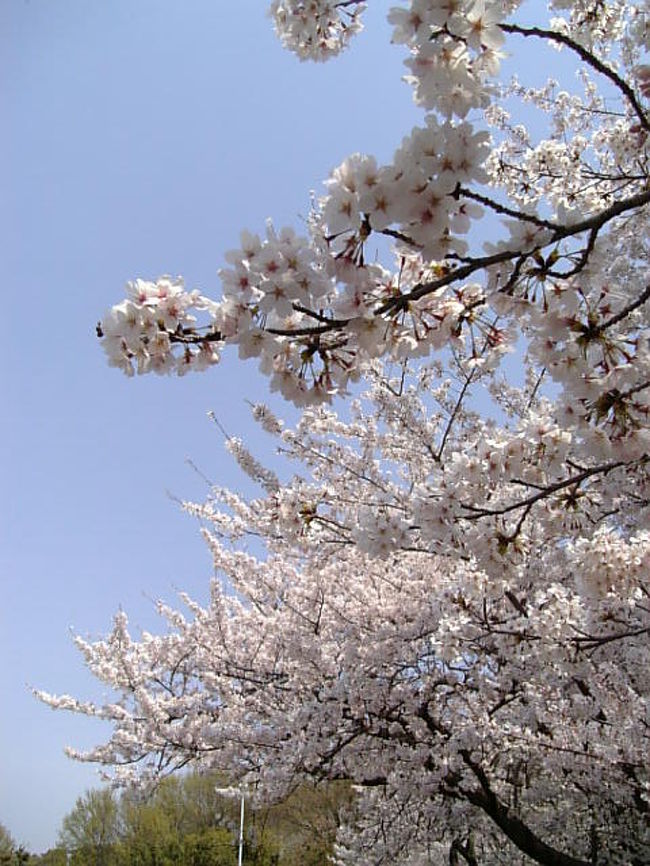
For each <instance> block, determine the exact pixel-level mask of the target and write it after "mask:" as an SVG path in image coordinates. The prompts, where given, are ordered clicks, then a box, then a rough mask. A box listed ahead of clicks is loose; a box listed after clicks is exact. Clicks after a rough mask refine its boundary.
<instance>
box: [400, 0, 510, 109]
mask: <svg viewBox="0 0 650 866" xmlns="http://www.w3.org/2000/svg"><path fill="white" fill-rule="evenodd" d="M517 5H519V3H516V2H515V3H503V2H502V0H494V2H489V0H459V2H449V0H434V2H432V0H411V2H410V3H408V4H407V6H406V7H395V8H393V9H391V11H390V13H389V16H388V20H389V21H390V22H391V24H393V26H394V30H393V42H397V43H402V44H405V45H407V46H408V48H409V51H410V57H409V59H408V60H406V61H405V62H406V66H407V67H408V69H409V70H410V74H409V76H408V77H407V80H408V81H410V82H411V83H412V84H413V86H414V88H415V101H416V102H417V103H418V105H422V106H423V107H424V108H426V109H429V110H430V109H435V110H437V111H439V112H440V113H441V114H443V115H445V116H447V117H452V116H456V117H466V116H467V114H468V112H469V111H470V110H472V109H476V108H486V107H487V105H488V104H489V102H490V87H489V85H488V83H487V80H488V79H489V78H492V77H494V76H496V75H497V74H498V72H499V65H500V60H501V57H502V54H501V52H500V48H501V47H502V45H503V43H504V33H503V31H502V29H501V27H500V24H501V23H502V21H503V20H504V19H505V17H506V16H507V14H508V12H509V11H511V9H512V8H514V7H515V6H517Z"/></svg>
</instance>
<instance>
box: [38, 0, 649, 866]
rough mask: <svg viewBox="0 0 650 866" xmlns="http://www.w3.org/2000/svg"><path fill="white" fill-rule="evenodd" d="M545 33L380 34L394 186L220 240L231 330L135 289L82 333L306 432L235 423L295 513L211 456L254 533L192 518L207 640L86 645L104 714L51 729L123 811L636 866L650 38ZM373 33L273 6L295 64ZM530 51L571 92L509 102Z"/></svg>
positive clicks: (619, 27) (561, 16)
mask: <svg viewBox="0 0 650 866" xmlns="http://www.w3.org/2000/svg"><path fill="white" fill-rule="evenodd" d="M520 7H521V8H520ZM550 7H551V10H550V12H551V16H552V17H551V18H550V20H549V21H544V22H540V21H536V22H535V23H533V24H527V23H525V20H526V19H525V12H526V6H525V5H523V4H521V3H519V2H517V0H501V2H498V0H410V2H407V3H404V4H402V5H401V6H399V7H396V8H394V9H392V10H391V11H390V13H389V19H390V21H391V23H392V25H393V28H394V31H393V40H394V41H395V42H398V43H400V44H403V45H404V47H405V49H406V52H407V58H406V61H405V63H406V66H407V69H408V75H407V80H408V81H409V82H410V83H411V84H412V85H413V89H414V96H415V100H416V102H417V103H418V104H419V105H421V106H422V108H423V110H424V112H425V115H424V120H423V123H422V125H421V126H419V127H417V128H415V129H414V130H412V131H411V132H410V133H409V134H408V135H406V136H405V137H404V139H403V140H402V143H401V144H400V146H399V147H398V149H397V150H396V152H395V155H394V157H393V160H392V161H391V162H390V163H388V164H386V165H379V164H378V163H377V161H376V160H375V159H374V158H373V157H372V156H369V155H361V154H354V155H352V156H350V157H349V158H348V159H347V160H345V161H344V162H343V164H342V165H340V166H339V167H338V168H337V169H335V170H334V172H333V173H332V175H331V176H330V178H329V179H328V180H327V182H326V187H325V193H324V195H323V196H322V197H321V198H319V199H318V200H316V201H315V202H314V204H313V208H312V211H311V214H310V218H309V221H308V233H307V235H306V236H305V237H301V236H299V235H297V234H296V233H295V232H294V231H293V230H292V229H291V228H283V229H280V230H276V229H275V228H274V227H273V226H272V225H271V224H270V223H269V224H268V227H267V230H266V234H265V236H264V237H260V236H258V235H255V234H252V233H249V232H243V233H242V236H241V248H240V249H238V250H235V251H232V252H230V253H228V254H227V261H228V263H229V267H227V268H226V269H224V270H223V271H222V272H221V279H222V283H223V293H222V297H221V299H220V300H211V299H209V298H208V297H207V296H205V295H203V294H201V293H200V292H198V291H193V292H190V291H186V289H185V287H184V285H183V282H182V280H181V279H180V278H178V279H175V278H171V277H161V278H159V279H158V280H155V281H145V280H136V281H134V282H133V283H130V284H129V286H128V299H127V300H125V301H123V302H121V303H120V304H118V305H117V306H116V307H114V308H113V309H112V310H111V311H110V312H109V313H108V314H107V315H106V316H105V317H104V319H103V320H102V321H101V323H100V324H99V326H98V334H99V336H100V338H101V341H102V345H103V347H104V349H105V350H106V352H107V355H108V359H109V363H110V364H112V365H114V366H116V367H118V368H120V369H122V370H123V371H124V372H126V373H127V374H129V375H131V374H133V373H134V372H135V371H137V372H138V373H146V372H150V371H151V372H157V373H168V372H176V373H179V374H183V373H186V372H189V371H193V370H202V369H205V368H207V367H210V366H212V365H214V364H215V363H217V362H218V360H219V356H220V353H221V352H222V351H223V350H225V349H226V348H227V347H228V346H229V345H230V344H234V345H236V346H237V347H238V352H239V355H240V357H241V358H250V357H255V358H258V359H259V366H260V370H261V372H262V373H263V374H265V375H268V376H269V377H270V385H271V388H272V389H273V390H277V391H279V392H280V393H281V394H282V395H283V396H284V397H285V398H287V399H288V400H291V401H292V402H293V403H295V404H296V405H297V406H299V407H300V408H301V409H302V416H301V418H300V420H299V421H298V422H297V424H296V425H295V427H293V428H290V427H288V426H286V425H285V424H283V422H282V421H281V420H280V419H279V418H277V417H276V416H275V415H274V414H273V413H272V412H271V411H270V410H269V409H268V408H267V407H265V406H261V405H259V406H255V407H254V410H253V412H254V416H255V418H256V419H257V421H258V422H259V424H260V425H261V427H262V429H263V430H264V431H265V432H266V433H267V434H268V435H270V436H272V437H274V438H275V439H276V440H277V444H278V448H279V450H280V452H281V453H282V454H283V455H284V457H285V458H286V459H289V460H291V461H293V462H295V464H296V467H297V469H296V475H295V476H294V477H292V478H291V479H290V480H288V481H281V480H280V478H279V477H278V476H277V475H276V474H275V473H274V472H273V470H272V469H271V468H269V467H266V466H262V465H261V464H260V463H259V462H258V461H257V460H256V459H255V457H254V456H253V455H252V454H251V453H250V451H249V450H248V449H247V447H246V446H245V445H244V443H242V442H241V441H239V440H237V439H235V438H228V439H227V446H228V449H229V450H230V452H231V453H232V455H233V457H234V458H235V459H236V460H237V461H238V463H239V464H240V466H241V467H242V469H243V470H244V471H245V472H246V473H247V474H248V475H249V476H250V477H251V478H252V479H253V480H254V481H255V482H257V484H258V485H259V488H260V496H259V498H257V499H254V500H251V501H247V500H245V499H243V498H242V497H240V496H238V495H237V494H235V493H233V492H232V491H228V490H224V489H219V488H214V489H213V490H212V492H211V494H210V496H209V498H208V500H207V501H206V502H205V503H203V504H198V505H195V504H187V505H186V506H185V507H186V509H187V510H188V511H189V512H191V513H193V514H195V515H197V516H198V517H199V518H200V519H201V521H202V525H203V535H204V538H205V540H206V542H207V543H208V545H209V546H210V548H211V551H212V554H213V557H214V564H215V575H216V576H215V579H214V580H213V583H212V590H211V598H210V602H209V604H207V605H205V606H202V605H199V604H197V603H196V602H194V601H193V600H192V599H191V598H189V597H187V596H183V597H182V602H183V605H184V609H183V611H179V610H176V609H173V608H171V607H169V606H167V605H162V604H161V605H160V613H161V615H162V616H163V617H164V619H165V620H166V621H167V624H168V629H167V631H166V633H164V634H161V635H158V636H154V635H150V634H144V635H142V636H141V637H140V638H139V639H137V640H135V639H134V638H133V637H132V636H131V635H130V633H129V630H128V622H127V618H126V615H125V614H123V613H120V614H119V615H118V616H117V617H116V618H115V623H114V627H113V630H112V631H111V633H110V634H109V635H108V636H107V638H106V639H105V640H102V641H98V642H94V643H93V642H87V641H84V640H82V639H79V640H78V645H79V648H80V649H81V651H82V653H83V654H84V657H85V660H86V663H87V665H88V666H89V668H90V670H91V671H92V672H93V673H94V674H95V675H96V676H97V677H98V678H99V679H100V680H102V681H103V682H104V683H106V684H107V685H108V686H109V687H110V688H111V689H112V690H113V691H114V693H115V700H114V701H113V702H111V703H107V704H106V705H103V706H99V705H94V704H89V703H84V702H82V701H79V700H77V699H75V698H71V697H67V696H62V697H61V696H59V697H52V696H49V695H46V694H43V693H41V695H40V696H41V697H42V698H43V699H44V700H46V701H47V702H49V703H50V704H51V705H52V706H54V707H58V708H66V709H71V710H74V711H76V712H81V713H86V714H88V715H91V716H96V717H99V718H102V719H108V720H109V721H111V722H112V724H113V734H112V736H111V738H110V739H109V741H108V742H107V743H106V744H105V745H102V746H99V747H97V748H96V749H94V750H92V751H91V752H89V753H86V754H79V753H76V752H74V753H73V754H74V755H75V757H78V758H81V759H83V760H90V761H96V762H99V763H100V764H103V765H106V766H108V767H112V768H113V772H114V775H115V778H116V780H117V781H123V782H128V781H134V780H135V781H137V780H139V781H146V780H148V779H151V778H155V777H157V776H160V775H163V774H165V773H168V772H171V771H174V770H177V769H179V768H181V767H183V766H186V765H188V764H196V765H198V766H204V767H206V768H214V769H219V770H220V771H223V772H226V773H227V774H228V775H229V776H230V777H232V778H234V779H238V780H240V781H241V783H242V784H243V785H247V786H248V790H250V791H251V792H254V796H259V797H280V796H282V795H283V794H285V793H287V792H289V791H290V790H291V789H292V788H293V787H294V786H295V785H296V784H298V783H300V782H302V781H304V780H305V779H313V780H317V781H319V780H337V779H345V780H349V781H351V782H352V783H353V784H354V789H355V791H356V794H357V796H356V798H355V803H354V809H353V810H352V811H351V812H350V815H349V820H348V823H347V824H346V825H345V826H344V827H342V828H341V831H340V834H339V840H338V847H337V860H338V863H340V864H348V863H349V864H352V863H355V864H356V863H368V864H380V863H386V864H387V863H391V864H392V863H405V864H406V863H410V864H413V866H415V864H425V863H436V864H438V863H440V864H442V863H452V864H454V863H456V864H458V863H467V864H470V866H475V864H499V863H504V864H505V863H509V864H516V863H522V864H523V863H530V862H536V863H540V864H544V866H587V864H630V863H632V864H642V863H647V862H648V856H649V852H650V829H649V828H650V821H649V817H650V774H649V773H648V767H649V766H650V760H649V759H650V709H649V706H648V695H649V687H650V640H649V635H650V472H649V460H648V455H649V453H650V433H649V425H648V414H649V411H650V333H649V330H648V323H649V319H648V310H649V308H650V303H649V302H650V277H649V270H648V260H649V255H648V253H649V250H648V237H650V233H649V232H648V224H649V215H650V209H649V208H648V204H649V203H650V186H649V184H648V164H649V156H650V153H649V147H648V143H649V142H650V137H649V133H650V118H649V116H648V113H647V111H646V108H645V106H646V104H647V100H648V98H649V97H650V65H648V64H647V63H644V60H645V59H646V58H645V55H644V52H647V50H648V48H649V47H650V24H649V14H648V13H649V8H648V5H647V3H645V4H643V3H638V4H633V3H625V2H621V0H613V2H609V3H602V2H600V0H575V2H571V0H551V3H550ZM534 11H535V14H536V15H541V13H540V12H539V9H538V7H537V6H536V7H535V9H534ZM362 12H363V4H362V3H358V2H333V0H311V2H299V0H286V2H282V0H276V2H274V3H272V4H271V14H272V16H273V18H274V21H275V26H276V29H277V31H278V34H279V36H280V38H281V40H282V42H283V43H284V44H285V46H286V47H287V48H289V49H290V50H292V51H295V52H296V53H297V54H298V56H299V57H301V58H302V59H311V60H325V59H328V58H329V57H330V56H332V55H335V54H336V53H338V52H339V51H340V50H342V49H343V48H345V46H346V44H347V42H348V40H349V39H350V38H351V37H352V36H353V35H354V34H356V33H357V32H358V31H359V30H360V29H361V20H362V18H361V16H362ZM518 16H519V17H518ZM530 41H534V42H537V43H539V44H540V46H541V48H542V49H544V50H547V51H549V52H553V51H556V50H561V51H562V52H565V53H568V54H569V55H570V56H571V57H572V58H573V59H574V60H575V65H576V69H577V70H578V73H579V77H578V81H579V87H578V88H575V89H574V90H572V91H568V90H561V89H560V88H559V85H558V84H557V83H555V82H553V81H549V82H548V83H547V84H546V85H545V86H543V87H536V88H533V87H530V86H527V85H526V84H524V83H521V82H519V81H518V80H513V81H510V82H506V81H503V80H501V79H500V77H499V66H500V62H501V59H502V57H503V54H504V52H505V51H506V50H507V49H508V47H509V46H510V45H513V46H515V45H516V44H517V43H522V42H523V43H528V42H530ZM513 50H514V49H513ZM551 56H552V55H551ZM523 104H526V105H528V106H530V107H531V108H532V109H534V110H535V111H536V112H537V114H538V116H539V123H538V124H537V125H536V126H535V129H537V130H538V134H537V135H536V136H534V135H533V132H532V131H531V129H528V128H526V126H524V125H523V124H522V123H521V122H519V120H518V115H517V111H518V110H519V109H520V107H521V106H522V105H523ZM490 214H492V217H493V218H492V220H488V218H487V217H488V215H490ZM481 219H483V220H484V224H488V223H489V224H490V225H491V226H494V225H495V224H498V226H499V227H500V228H499V232H500V234H499V235H498V237H496V238H495V239H494V240H493V241H492V242H490V243H488V242H483V243H481V241H479V240H477V239H478V237H479V232H478V231H476V230H474V229H473V227H474V226H475V225H480V223H479V220H481ZM379 241H380V242H381V244H378V242H379ZM373 244H374V246H370V245H373ZM369 248H370V249H372V250H373V255H372V256H370V255H368V252H367V251H368V250H369ZM377 248H379V249H381V250H383V251H384V252H385V254H384V255H383V257H382V259H381V261H378V260H377V259H376V257H375V255H374V250H375V249H377ZM369 259H372V261H370V260H369ZM508 355H509V357H508ZM507 357H508V360H507V361H505V360H504V359H506V358H507ZM361 380H362V381H361ZM350 392H352V395H351V396H350ZM346 395H348V397H349V399H348V401H347V405H346V411H345V413H344V414H343V413H340V414H337V412H336V411H335V410H334V409H333V408H332V407H331V404H332V401H333V400H334V398H335V397H337V396H346ZM251 551H255V553H253V552H251Z"/></svg>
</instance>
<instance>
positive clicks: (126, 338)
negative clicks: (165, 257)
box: [97, 276, 219, 376]
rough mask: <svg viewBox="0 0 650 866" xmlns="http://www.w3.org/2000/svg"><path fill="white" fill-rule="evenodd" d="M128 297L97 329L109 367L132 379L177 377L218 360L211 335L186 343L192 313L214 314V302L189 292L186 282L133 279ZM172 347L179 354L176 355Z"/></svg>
mask: <svg viewBox="0 0 650 866" xmlns="http://www.w3.org/2000/svg"><path fill="white" fill-rule="evenodd" d="M127 293H128V297H127V299H126V300H124V301H122V302H121V303H120V304H117V305H116V306H114V307H113V308H112V309H111V310H110V311H109V312H108V313H107V314H106V315H105V316H104V318H103V319H102V321H101V322H100V323H99V325H98V326H97V332H98V335H99V336H100V338H101V340H102V346H103V348H104V351H105V352H106V354H107V356H108V363H109V364H110V366H111V367H117V368H119V369H120V370H122V371H123V372H124V373H126V374H127V375H128V376H132V375H133V373H134V372H135V371H137V372H138V373H148V372H154V373H169V372H172V371H174V372H176V373H178V374H179V375H182V374H183V373H186V372H187V371H189V370H204V369H205V368H206V367H209V366H211V365H212V364H216V363H217V362H218V361H219V352H218V347H217V345H216V342H215V341H214V340H213V339H212V338H211V337H212V335H211V334H205V335H204V337H203V338H201V339H199V340H196V341H195V340H191V341H189V340H186V336H187V334H188V333H193V332H194V325H195V323H196V317H195V316H194V315H193V314H192V312H193V311H213V310H214V309H215V307H216V305H215V303H214V302H213V301H210V300H209V299H208V298H204V297H203V296H202V295H200V294H199V292H197V291H192V292H187V291H186V290H185V287H184V284H183V280H182V279H181V278H180V277H179V278H176V279H174V278H172V277H166V276H165V277H160V278H159V279H158V280H156V282H155V283H154V282H148V281H146V280H139V279H138V280H134V281H133V282H131V283H128V284H127ZM174 344H177V345H180V346H181V351H180V353H178V354H174V352H173V346H174Z"/></svg>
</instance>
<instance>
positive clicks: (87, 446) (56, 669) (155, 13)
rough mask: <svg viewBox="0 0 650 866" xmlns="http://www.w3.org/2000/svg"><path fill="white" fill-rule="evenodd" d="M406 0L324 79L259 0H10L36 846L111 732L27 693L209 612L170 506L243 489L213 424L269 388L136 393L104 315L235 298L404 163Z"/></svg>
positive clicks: (250, 375)
mask: <svg viewBox="0 0 650 866" xmlns="http://www.w3.org/2000/svg"><path fill="white" fill-rule="evenodd" d="M390 5H391V3H390V2H388V0H386V2H381V0H373V2H372V3H371V4H370V9H369V11H368V14H367V28H368V30H367V32H366V33H365V34H362V35H361V36H360V37H358V38H357V39H356V40H355V42H354V44H353V47H352V48H351V50H350V51H349V52H348V53H347V54H346V55H344V56H342V57H341V58H339V59H338V60H337V61H333V62H331V63H328V64H324V65H323V64H321V65H307V64H301V63H299V62H298V60H297V59H295V58H294V57H293V56H292V55H289V54H288V53H286V52H285V51H284V50H283V49H282V48H281V46H280V44H279V42H278V41H277V39H276V38H275V36H274V34H273V31H272V27H271V22H270V21H269V19H268V18H267V17H266V15H265V12H266V6H267V4H266V3H265V2H262V0H232V2H226V0H2V2H0V128H1V129H2V135H1V136H0V187H1V190H0V201H1V202H2V205H1V207H0V263H1V265H2V271H1V274H2V298H3V310H2V312H3V323H4V331H3V348H4V351H5V361H4V363H3V365H2V373H1V374H0V376H1V388H2V404H3V409H4V411H3V417H4V422H3V424H2V427H1V433H0V436H1V437H2V443H1V445H2V447H1V454H2V468H1V472H2V484H3V497H2V514H1V529H0V531H1V535H0V579H1V581H2V604H1V606H0V658H2V660H3V663H4V669H3V672H2V676H1V678H0V707H1V710H2V712H1V713H0V743H1V748H0V822H1V823H3V824H5V825H6V826H7V827H8V828H9V830H10V832H11V833H12V834H13V835H14V837H15V838H16V840H17V841H19V842H22V843H24V844H25V845H26V846H27V847H28V848H29V849H30V850H32V851H36V852H37V851H42V850H44V849H46V848H48V847H50V846H52V845H53V844H54V843H55V840H56V834H57V829H58V827H59V824H60V821H61V819H62V817H63V816H64V815H65V814H66V813H67V812H68V811H70V809H71V808H72V807H73V805H74V802H75V799H76V797H77V796H79V795H80V794H81V793H82V792H83V791H84V789H86V788H88V787H91V786H93V785H96V784H98V779H97V776H96V774H95V773H96V771H95V769H94V768H93V767H88V766H85V765H77V764H75V763H73V762H72V761H70V760H68V759H67V758H66V757H65V756H64V755H63V747H64V745H66V744H67V743H72V744H75V745H77V746H81V747H83V746H84V745H90V744H92V743H94V742H98V741H99V740H101V737H102V733H103V731H102V728H101V725H99V724H98V723H96V722H91V721H88V720H84V719H78V718H76V717H74V716H70V715H68V714H63V713H54V712H52V711H51V710H49V709H48V708H47V707H45V706H43V705H41V704H40V703H38V702H37V701H36V700H35V699H34V698H33V697H32V696H31V693H30V690H29V689H30V687H31V686H35V687H38V688H43V689H45V690H47V691H50V692H57V693H63V692H67V693H72V694H75V695H78V696H80V697H85V698H90V699H92V698H94V699H101V698H102V690H101V687H100V686H98V685H96V684H95V682H94V681H93V680H92V679H91V678H90V676H89V675H88V674H87V673H86V672H85V670H84V668H83V665H82V662H81V658H80V656H79V655H78V654H77V652H76V650H75V649H74V646H73V645H72V641H71V639H70V629H71V628H72V629H74V631H76V632H77V633H80V634H82V635H91V636H98V635H100V634H102V633H104V632H105V631H106V630H107V629H108V628H109V626H110V622H111V617H112V615H113V613H114V612H115V611H116V610H117V609H118V608H119V607H120V606H122V607H123V608H124V609H125V610H126V611H127V612H128V613H129V615H130V618H131V622H132V623H133V624H134V626H136V627H137V626H141V627H143V628H149V629H154V628H156V625H157V623H156V618H155V615H154V614H153V609H152V608H153V601H154V600H155V599H158V598H161V597H162V598H165V599H167V600H173V598H174V592H175V588H183V589H187V590H188V591H190V592H191V593H193V594H194V595H195V596H197V597H199V598H202V597H204V596H205V591H206V588H207V585H208V581H209V578H210V573H211V565H210V561H209V557H208V554H207V550H206V549H205V548H204V546H203V544H202V542H201V539H200V538H199V535H198V532H197V527H196V525H195V524H194V523H193V522H192V520H190V518H188V517H186V516H184V515H183V514H182V513H180V512H179V509H178V506H177V505H176V504H175V503H174V501H173V500H172V498H170V496H168V493H167V491H171V492H172V493H173V494H175V495H176V496H178V497H182V498H187V499H192V498H195V499H201V498H202V497H203V496H204V494H205V492H206V491H205V487H204V484H203V482H201V480H200V479H199V477H198V476H197V474H196V473H194V472H193V471H192V470H191V469H189V468H188V466H187V465H186V463H185V459H186V458H187V457H191V458H192V459H193V460H194V462H195V463H196V464H198V466H200V468H201V469H202V470H203V471H204V472H205V473H206V475H208V476H209V477H211V478H212V479H214V480H215V481H219V482H220V483H226V484H230V485H233V486H235V487H236V488H238V489H242V486H243V482H242V480H241V478H240V476H239V475H238V473H237V472H236V471H235V470H234V468H233V466H232V465H231V463H230V461H229V458H228V457H227V455H225V454H224V451H223V448H222V442H221V441H220V438H219V434H218V433H217V431H216V429H215V428H214V426H213V425H212V424H211V423H210V422H209V421H208V420H207V418H206V412H207V410H208V409H214V410H215V411H216V413H217V415H218V416H219V418H220V420H221V421H222V423H223V424H224V426H225V427H226V428H227V429H228V430H229V432H233V433H237V434H239V435H243V436H244V437H246V435H247V434H250V435H254V430H253V428H252V425H251V423H250V421H249V414H248V408H247V406H246V404H245V402H244V398H245V397H248V398H250V399H253V400H254V399H262V398H264V395H265V383H264V382H263V381H262V379H261V377H260V375H259V374H258V372H257V369H256V367H255V365H254V364H250V363H249V364H247V365H242V364H240V363H239V362H237V360H236V359H234V358H231V359H230V360H226V362H225V363H224V366H223V368H221V369H216V370H214V371H211V372H209V373H207V374H201V375H197V376H194V377H187V378H185V379H180V380H175V379H157V378H154V377H143V378H141V379H135V380H128V379H126V378H125V377H123V376H122V375H121V374H119V373H118V372H116V371H115V370H111V369H109V368H108V367H107V366H106V364H105V362H104V360H103V354H102V352H101V350H100V348H99V345H98V343H97V340H96V338H95V335H94V325H95V322H96V321H97V319H98V318H99V317H100V316H101V314H102V313H103V311H104V310H105V309H106V308H107V307H109V306H110V305H112V304H113V303H117V302H118V301H119V300H120V299H121V298H122V296H123V285H124V282H125V281H126V280H127V279H130V278H133V277H136V276H142V277H148V278H155V277H156V276H158V275H159V274H162V273H171V274H183V275H184V277H185V278H186V280H187V283H188V284H189V285H190V286H191V287H200V288H201V289H202V290H203V291H204V292H205V293H206V294H214V293H216V294H218V292H219V282H218V278H217V275H216V271H217V268H218V267H220V266H221V265H222V264H223V259H222V254H223V253H224V252H225V251H226V250H228V249H230V248H232V247H235V246H237V244H238V238H239V231H240V229H241V228H244V227H247V228H249V229H251V230H254V231H260V230H263V228H264V220H265V219H266V217H267V216H272V217H273V218H274V221H275V223H276V225H278V226H279V225H282V224H292V225H294V226H297V227H299V225H300V217H301V215H305V214H306V213H307V210H308V206H309V191H310V190H312V189H315V190H316V191H318V190H319V189H320V183H321V181H322V180H323V179H324V178H325V177H326V176H327V174H328V172H329V171H330V169H331V168H332V167H333V166H335V165H336V164H337V163H338V162H340V161H341V160H342V159H343V158H344V157H345V156H346V155H348V154H349V153H352V152H354V151H366V152H373V153H375V154H376V155H377V156H378V157H379V158H380V159H388V158H390V156H391V155H392V152H393V150H394V149H395V147H396V146H397V145H398V144H399V142H400V140H401V138H402V136H403V135H404V134H406V133H407V132H408V131H409V130H410V128H411V127H412V126H413V125H414V123H415V122H418V121H419V120H420V119H421V114H420V113H419V112H418V111H417V110H416V108H415V107H414V106H413V105H412V102H411V94H410V89H409V88H408V87H407V86H406V85H405V84H404V83H402V82H401V81H400V76H401V74H402V72H403V68H402V65H401V64H402V59H403V52H402V50H401V49H400V48H397V47H394V48H388V47H387V41H388V38H389V32H388V27H387V25H386V23H385V14H386V11H387V9H388V7H389V6H390ZM260 447H262V448H263V447H264V446H263V445H261V446H260Z"/></svg>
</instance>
